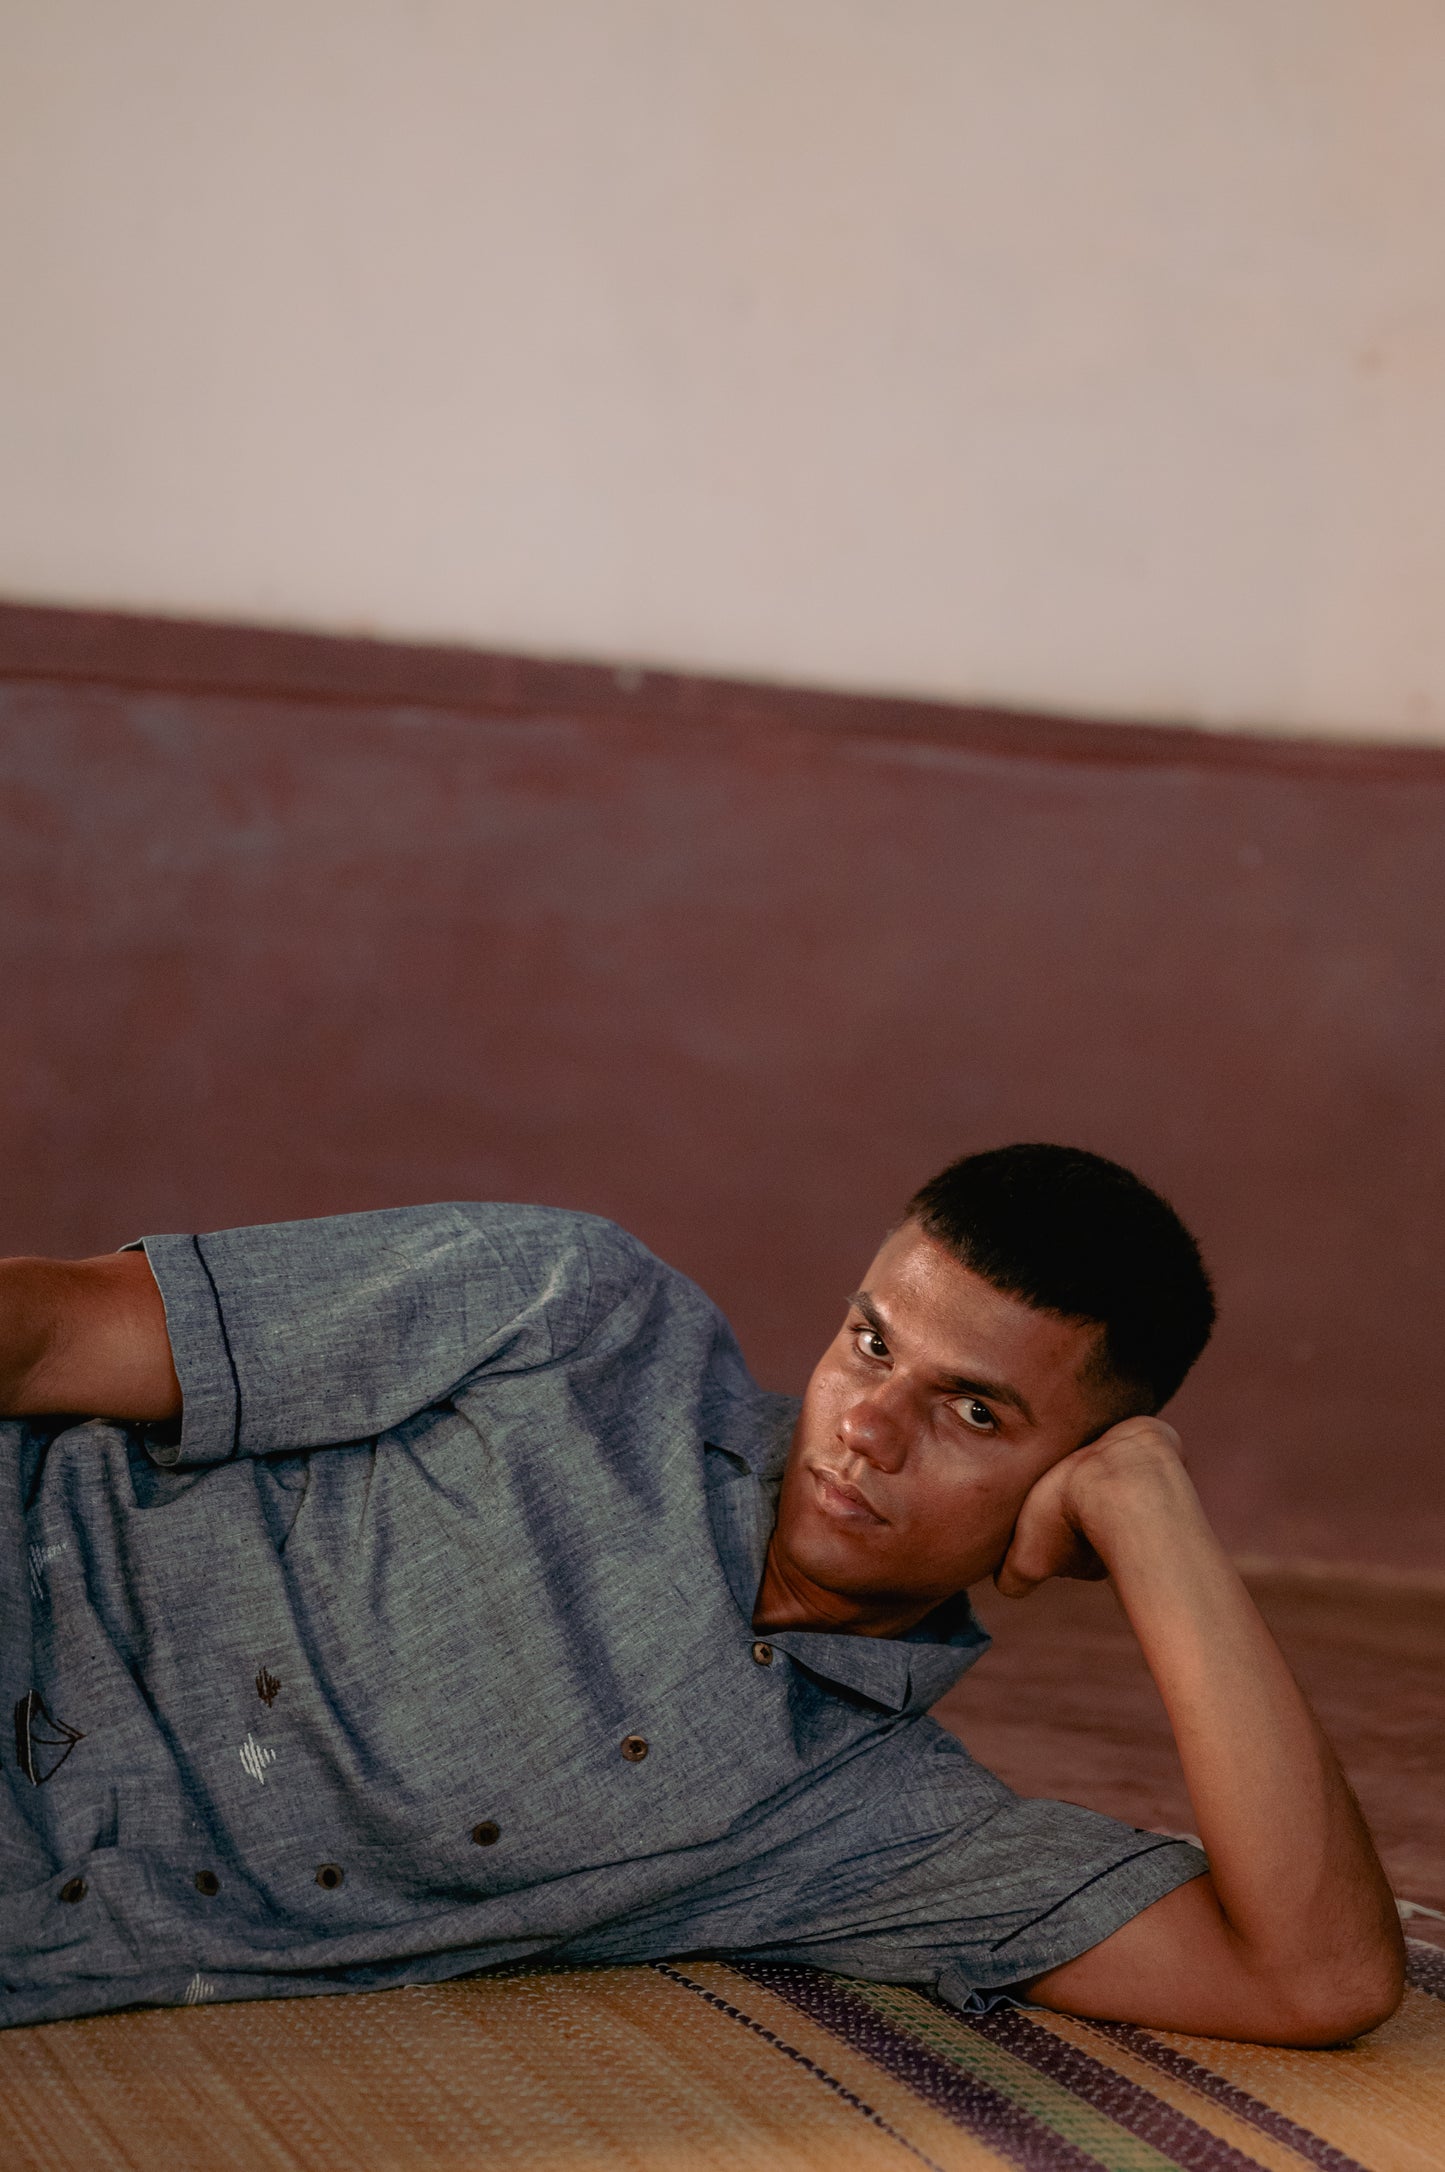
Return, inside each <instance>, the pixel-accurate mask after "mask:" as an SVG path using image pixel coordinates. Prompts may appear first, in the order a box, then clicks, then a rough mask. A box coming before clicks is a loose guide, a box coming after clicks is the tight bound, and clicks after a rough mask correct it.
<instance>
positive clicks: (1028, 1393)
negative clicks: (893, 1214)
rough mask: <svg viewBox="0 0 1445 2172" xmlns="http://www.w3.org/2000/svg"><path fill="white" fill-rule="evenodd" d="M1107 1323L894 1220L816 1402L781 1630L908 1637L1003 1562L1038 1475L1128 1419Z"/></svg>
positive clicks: (808, 1422)
mask: <svg viewBox="0 0 1445 2172" xmlns="http://www.w3.org/2000/svg"><path fill="white" fill-rule="evenodd" d="M1098 1334H1099V1330H1098V1328H1097V1327H1096V1326H1093V1325H1090V1324H1084V1323H1081V1322H1079V1321H1076V1320H1064V1319H1060V1318H1058V1317H1057V1316H1056V1315H1054V1314H1052V1313H1048V1312H1038V1311H1035V1309H1034V1308H1033V1307H1032V1306H1030V1305H1026V1304H1024V1303H1023V1302H1022V1300H1021V1299H1019V1298H1016V1297H1006V1296H1004V1295H1003V1294H1002V1293H1001V1292H1000V1291H998V1290H996V1289H994V1288H993V1286H992V1285H991V1284H990V1283H987V1282H985V1281H983V1280H982V1278H981V1277H980V1276H978V1275H976V1274H973V1273H971V1272H970V1270H969V1269H968V1268H966V1267H963V1266H961V1265H960V1264H959V1262H958V1261H957V1260H956V1259H955V1258H954V1257H953V1256H952V1254H951V1253H950V1252H948V1251H946V1250H945V1249H944V1247H943V1246H942V1245H941V1244H939V1243H937V1242H936V1241H935V1240H934V1239H933V1238H932V1237H930V1236H928V1235H926V1234H925V1232H924V1231H923V1230H922V1229H921V1228H920V1227H919V1225H918V1224H917V1223H916V1222H906V1223H905V1224H904V1225H903V1227H902V1228H901V1229H899V1230H897V1231H895V1232H894V1234H893V1235H892V1236H891V1237H890V1238H889V1239H888V1241H887V1243H886V1244H885V1245H884V1246H883V1249H882V1251H881V1252H880V1253H879V1254H878V1256H877V1258H876V1259H875V1260H874V1261H873V1264H872V1266H871V1267H870V1268H869V1269H868V1273H867V1275H866V1277H865V1278H864V1284H863V1288H862V1289H861V1291H860V1292H859V1293H858V1295H857V1297H856V1298H854V1299H853V1301H852V1302H851V1304H850V1305H849V1308H848V1314H847V1318H846V1319H845V1320H844V1322H843V1325H842V1327H841V1328H840V1330H839V1332H838V1334H837V1336H836V1338H835V1339H834V1341H833V1342H832V1343H831V1344H830V1345H829V1347H828V1349H827V1350H825V1351H824V1353H823V1356H822V1358H821V1359H820V1361H819V1363H818V1366H817V1368H816V1370H815V1371H814V1373H813V1377H812V1379H811V1380H810V1381H809V1383H808V1389H807V1393H806V1395H805V1397H804V1399H803V1408H802V1412H801V1415H800V1416H799V1419H798V1424H797V1428H796V1430H795V1432H794V1435H793V1445H792V1450H791V1453H790V1455H789V1457H788V1465H787V1470H786V1472H785V1474H784V1477H783V1486H782V1495H781V1499H780V1501H779V1504H778V1521H777V1528H776V1530H775V1532H774V1535H773V1543H772V1550H771V1553H770V1556H769V1566H768V1573H767V1578H766V1579H765V1582H764V1587H763V1592H762V1593H761V1594H760V1606H761V1607H763V1609H764V1611H766V1612H768V1613H769V1615H770V1618H772V1619H773V1621H774V1626H782V1625H783V1621H784V1619H785V1618H786V1617H787V1615H788V1614H789V1613H790V1612H795V1610H796V1609H797V1608H802V1609H803V1611H804V1612H806V1613H807V1614H809V1615H811V1616H812V1617H814V1620H815V1625H816V1626H817V1627H820V1628H821V1627H823V1626H825V1625H827V1624H828V1623H832V1624H833V1625H835V1626H836V1627H838V1628H840V1629H842V1628H850V1629H854V1630H858V1631H862V1632H864V1633H870V1634H873V1635H888V1634H897V1633H898V1632H899V1631H901V1630H902V1629H906V1628H908V1627H911V1625H912V1624H913V1623H914V1622H916V1621H919V1620H921V1619H922V1617H923V1616H924V1614H926V1613H927V1612H929V1611H930V1609H931V1608H932V1607H934V1606H936V1605H937V1604H938V1603H939V1602H940V1601H941V1600H943V1599H947V1598H950V1597H952V1596H953V1594H954V1593H955V1592H958V1591H962V1590H963V1589H964V1588H965V1587H966V1586H967V1585H969V1584H972V1583H976V1582H977V1581H978V1580H979V1578H980V1577H983V1576H986V1575H988V1574H989V1573H990V1572H991V1571H992V1570H993V1569H995V1568H996V1567H997V1566H998V1564H999V1562H1000V1561H1001V1560H1002V1558H1003V1555H1004V1553H1005V1551H1006V1550H1007V1546H1008V1541H1009V1537H1010V1534H1011V1532H1012V1530H1013V1526H1014V1522H1015V1519H1016V1518H1017V1516H1018V1512H1019V1509H1020V1507H1021V1506H1022V1503H1023V1500H1024V1496H1025V1495H1026V1494H1027V1492H1028V1491H1029V1488H1030V1487H1031V1486H1032V1485H1033V1484H1034V1482H1035V1480H1036V1479H1038V1478H1040V1477H1042V1475H1043V1473H1044V1472H1045V1471H1046V1470H1048V1469H1049V1468H1050V1466H1051V1465H1052V1464H1055V1463H1057V1462H1059V1460H1060V1459H1061V1458H1062V1457H1064V1456H1066V1455H1068V1454H1069V1453H1070V1452H1071V1451H1072V1450H1073V1449H1075V1448H1079V1447H1081V1446H1082V1445H1083V1443H1084V1442H1085V1441H1087V1440H1091V1439H1092V1438H1093V1437H1094V1436H1095V1435H1096V1434H1097V1433H1099V1432H1101V1431H1102V1430H1103V1429H1104V1427H1105V1426H1106V1425H1107V1424H1108V1423H1109V1422H1110V1418H1111V1416H1113V1415H1116V1413H1114V1412H1111V1410H1110V1409H1109V1407H1108V1404H1107V1400H1106V1394H1105V1391H1104V1389H1103V1388H1102V1386H1101V1385H1100V1384H1099V1382H1098V1381H1097V1380H1094V1379H1092V1378H1091V1377H1090V1373H1089V1365H1090V1360H1091V1359H1092V1358H1093V1356H1094V1354H1095V1348H1096V1343H1097V1338H1098ZM780 1596H781V1598H782V1606H781V1611H780V1609H779V1605H778V1604H777V1602H778V1600H779V1598H780Z"/></svg>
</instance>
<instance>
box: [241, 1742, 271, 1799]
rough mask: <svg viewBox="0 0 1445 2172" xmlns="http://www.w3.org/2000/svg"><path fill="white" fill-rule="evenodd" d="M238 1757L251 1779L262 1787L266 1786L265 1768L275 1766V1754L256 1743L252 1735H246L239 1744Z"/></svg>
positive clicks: (260, 1743) (262, 1744)
mask: <svg viewBox="0 0 1445 2172" xmlns="http://www.w3.org/2000/svg"><path fill="white" fill-rule="evenodd" d="M239 1755H240V1759H241V1763H242V1764H243V1765H244V1766H245V1768H246V1770H247V1772H249V1773H250V1775H251V1778H252V1779H253V1780H259V1781H260V1783H261V1785H262V1787H264V1786H265V1785H266V1767H267V1766H268V1765H274V1764H275V1762H276V1752H275V1751H274V1750H268V1749H267V1747H266V1745H265V1743H264V1742H258V1741H257V1740H256V1737H255V1736H254V1735H250V1734H248V1735H247V1737H246V1739H245V1741H244V1742H243V1743H242V1744H241V1748H240V1752H239Z"/></svg>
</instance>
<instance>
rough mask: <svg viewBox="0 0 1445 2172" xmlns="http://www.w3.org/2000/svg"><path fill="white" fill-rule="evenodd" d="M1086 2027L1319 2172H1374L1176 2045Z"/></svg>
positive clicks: (1131, 2030)
mask: <svg viewBox="0 0 1445 2172" xmlns="http://www.w3.org/2000/svg"><path fill="white" fill-rule="evenodd" d="M1086 2026H1087V2027H1088V2028H1091V2029H1092V2030H1093V2031H1094V2032H1095V2034H1096V2035H1098V2036H1103V2037H1106V2038H1107V2039H1108V2041H1109V2042H1110V2043H1111V2044H1121V2045H1122V2046H1123V2048H1124V2049H1125V2050H1126V2051H1132V2052H1133V2054H1134V2056H1135V2058H1136V2059H1144V2060H1147V2062H1148V2064H1149V2065H1150V2066H1153V2067H1157V2068H1158V2070H1159V2072H1160V2073H1161V2074H1169V2075H1171V2076H1172V2077H1173V2079H1174V2080H1175V2081H1182V2082H1187V2083H1188V2085H1189V2087H1190V2088H1191V2089H1197V2090H1198V2091H1199V2094H1200V2095H1201V2096H1202V2097H1208V2099H1209V2101H1210V2103H1211V2104H1218V2105H1220V2106H1221V2107H1222V2108H1223V2109H1224V2110H1225V2111H1227V2112H1233V2114H1234V2116H1235V2118H1236V2119H1243V2120H1247V2121H1248V2123H1249V2125H1250V2126H1251V2127H1257V2128H1258V2129H1259V2131H1260V2133H1261V2134H1267V2135H1268V2136H1269V2137H1270V2139H1271V2141H1275V2142H1283V2143H1284V2145H1285V2147H1286V2148H1287V2149H1292V2150H1294V2151H1295V2153H1296V2155H1298V2156H1300V2157H1303V2159H1304V2161H1305V2163H1306V2164H1312V2165H1317V2166H1319V2167H1320V2172H1370V2167H1369V2166H1368V2165H1362V2164H1361V2163H1360V2161H1359V2159H1358V2158H1357V2157H1347V2156H1346V2155H1345V2152H1344V2151H1343V2150H1342V2149H1336V2148H1335V2146H1334V2144H1333V2142H1326V2141H1324V2140H1323V2139H1322V2138H1321V2137H1320V2136H1319V2135H1318V2134H1312V2133H1311V2132H1310V2130H1309V2128H1308V2127H1301V2126H1300V2125H1299V2124H1298V2123H1297V2122H1296V2121H1295V2120H1293V2119H1287V2118H1286V2117H1285V2115H1284V2113H1283V2112H1277V2111H1276V2110H1275V2108H1274V2106H1273V2105H1272V2104H1265V2103H1262V2102H1261V2100H1260V2099H1259V2098H1258V2097H1252V2096H1251V2095H1250V2094H1249V2091H1248V2090H1247V2089H1240V2088H1238V2087H1237V2086H1236V2084H1235V2083H1234V2082H1231V2081H1226V2080H1225V2079H1224V2076H1223V2075H1222V2074H1216V2073H1214V2072H1212V2070H1211V2069H1210V2068H1209V2067H1207V2066H1201V2065H1200V2064H1199V2061H1198V2060H1197V2059H1189V2058H1186V2057H1185V2055H1184V2053H1183V2052H1182V2051H1175V2050H1174V2048H1173V2047H1172V2045H1169V2044H1161V2043H1160V2042H1159V2039H1158V2038H1157V2037H1155V2036H1151V2035H1150V2034H1149V2032H1148V2030H1147V2029H1140V2028H1136V2027H1135V2025H1134V2023H1133V2022H1132V2021H1090V2022H1088V2023H1087V2024H1086ZM1324 2056H1328V2054H1325V2055H1324Z"/></svg>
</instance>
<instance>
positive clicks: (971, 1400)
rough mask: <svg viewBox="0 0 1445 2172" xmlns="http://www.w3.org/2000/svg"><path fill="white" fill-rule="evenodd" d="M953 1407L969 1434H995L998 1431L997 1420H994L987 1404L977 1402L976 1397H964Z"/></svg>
mask: <svg viewBox="0 0 1445 2172" xmlns="http://www.w3.org/2000/svg"><path fill="white" fill-rule="evenodd" d="M953 1407H954V1409H955V1410H956V1411H957V1412H958V1415H959V1417H960V1418H962V1420H963V1422H964V1424H965V1425H966V1426H967V1427H968V1429H969V1431H970V1432H972V1433H996V1432H997V1431H998V1420H997V1418H995V1416H994V1414H993V1412H992V1411H991V1410H990V1409H989V1407H988V1405H987V1403H981V1402H979V1400H978V1398H977V1396H974V1395H965V1396H963V1397H962V1398H961V1399H960V1400H959V1401H958V1402H956V1403H955V1404H954V1406H953Z"/></svg>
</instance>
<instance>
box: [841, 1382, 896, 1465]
mask: <svg viewBox="0 0 1445 2172" xmlns="http://www.w3.org/2000/svg"><path fill="white" fill-rule="evenodd" d="M838 1438H839V1440H840V1441H841V1442H842V1443H843V1446H844V1447H845V1448H850V1449H851V1450H852V1451H853V1453H854V1455H859V1456H862V1458H863V1460H864V1462H865V1463H871V1464H873V1465H874V1466H875V1468H877V1469H878V1470H880V1471H896V1470H898V1469H900V1468H901V1466H902V1463H903V1459H904V1457H905V1456H906V1455H907V1453H908V1428H907V1425H906V1424H905V1422H904V1414H903V1412H902V1411H901V1410H900V1409H899V1408H898V1407H897V1405H896V1402H895V1400H894V1398H892V1397H891V1396H889V1395H888V1393H887V1392H886V1390H885V1391H882V1392H880V1393H877V1394H874V1395H865V1396H864V1397H863V1398H862V1400H861V1401H859V1402H856V1403H850V1404H849V1406H848V1408H847V1409H846V1410H845V1411H844V1413H843V1415H842V1417H841V1418H840V1419H839V1421H838Z"/></svg>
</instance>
